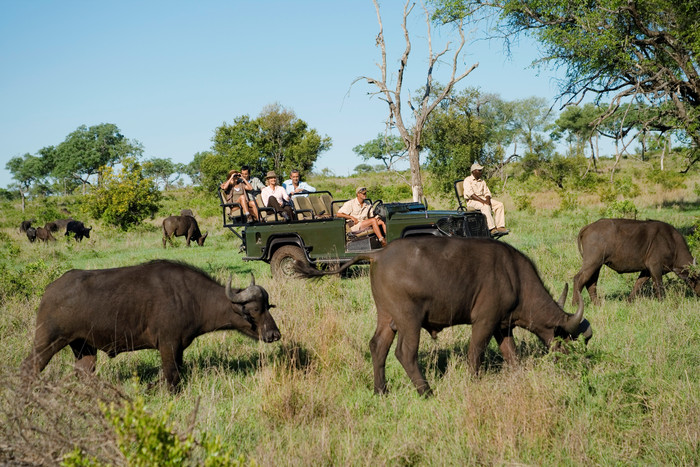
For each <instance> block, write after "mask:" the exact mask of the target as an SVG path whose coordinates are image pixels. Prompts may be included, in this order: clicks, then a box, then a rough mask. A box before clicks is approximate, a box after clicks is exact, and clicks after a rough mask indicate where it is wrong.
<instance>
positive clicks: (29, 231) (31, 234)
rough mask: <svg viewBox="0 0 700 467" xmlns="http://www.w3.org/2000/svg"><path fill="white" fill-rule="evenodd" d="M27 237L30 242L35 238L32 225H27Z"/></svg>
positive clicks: (34, 230)
mask: <svg viewBox="0 0 700 467" xmlns="http://www.w3.org/2000/svg"><path fill="white" fill-rule="evenodd" d="M27 238H28V239H29V241H30V242H31V243H34V241H35V240H36V229H35V228H34V227H27Z"/></svg>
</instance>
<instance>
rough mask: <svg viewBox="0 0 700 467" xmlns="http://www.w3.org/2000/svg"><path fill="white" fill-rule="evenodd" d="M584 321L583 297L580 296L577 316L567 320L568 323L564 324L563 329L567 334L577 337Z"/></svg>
mask: <svg viewBox="0 0 700 467" xmlns="http://www.w3.org/2000/svg"><path fill="white" fill-rule="evenodd" d="M582 320H583V297H581V296H579V300H578V310H576V314H574V315H572V316H570V317H569V319H567V320H566V322H565V323H564V325H563V326H562V328H563V329H564V331H566V332H567V333H569V334H571V335H572V336H575V335H576V334H577V333H578V325H579V324H581V321H582Z"/></svg>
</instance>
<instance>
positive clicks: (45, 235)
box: [36, 227, 56, 242]
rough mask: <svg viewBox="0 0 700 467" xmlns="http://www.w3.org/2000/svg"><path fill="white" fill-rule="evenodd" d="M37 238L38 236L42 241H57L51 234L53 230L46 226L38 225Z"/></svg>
mask: <svg viewBox="0 0 700 467" xmlns="http://www.w3.org/2000/svg"><path fill="white" fill-rule="evenodd" d="M36 238H38V239H39V240H41V241H42V242H48V241H49V240H50V241H52V242H55V241H56V239H55V238H54V236H53V235H51V231H50V230H49V229H46V228H44V227H37V228H36Z"/></svg>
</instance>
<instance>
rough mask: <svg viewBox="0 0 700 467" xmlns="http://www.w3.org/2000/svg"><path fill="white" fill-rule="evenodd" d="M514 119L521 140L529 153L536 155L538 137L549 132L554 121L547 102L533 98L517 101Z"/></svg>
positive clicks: (541, 98) (543, 99)
mask: <svg viewBox="0 0 700 467" xmlns="http://www.w3.org/2000/svg"><path fill="white" fill-rule="evenodd" d="M512 118H513V122H512V125H513V127H514V128H515V129H516V131H517V134H518V136H519V138H520V139H521V140H522V141H523V143H525V145H526V146H527V149H528V152H529V153H531V154H534V153H535V152H536V146H537V145H538V138H537V135H538V134H540V133H542V132H544V131H547V130H549V129H550V127H551V123H552V120H553V115H552V113H551V112H550V109H549V106H548V105H547V100H546V99H545V98H543V97H535V96H532V97H528V98H526V99H521V100H517V101H515V102H514V103H513V114H512Z"/></svg>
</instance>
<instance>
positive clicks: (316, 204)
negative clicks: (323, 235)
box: [308, 195, 331, 219]
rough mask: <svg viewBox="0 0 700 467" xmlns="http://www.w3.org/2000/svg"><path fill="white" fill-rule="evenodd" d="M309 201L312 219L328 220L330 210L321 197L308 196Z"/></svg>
mask: <svg viewBox="0 0 700 467" xmlns="http://www.w3.org/2000/svg"><path fill="white" fill-rule="evenodd" d="M308 199H309V201H310V202H311V206H312V207H313V209H314V217H315V218H316V219H319V218H324V219H326V218H329V217H331V210H330V209H329V208H327V207H326V204H325V203H324V202H323V199H321V195H318V196H317V195H309V198H308Z"/></svg>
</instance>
